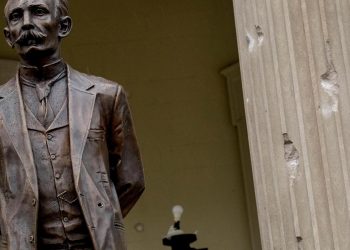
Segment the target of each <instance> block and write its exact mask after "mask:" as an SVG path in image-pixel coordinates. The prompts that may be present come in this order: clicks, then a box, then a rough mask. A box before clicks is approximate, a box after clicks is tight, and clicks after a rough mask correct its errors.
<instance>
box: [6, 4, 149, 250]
mask: <svg viewBox="0 0 350 250" xmlns="http://www.w3.org/2000/svg"><path fill="white" fill-rule="evenodd" d="M5 18H6V21H7V26H6V27H5V29H4V34H5V37H6V41H7V43H8V44H9V45H10V46H11V47H13V48H14V49H15V50H16V51H17V53H18V55H19V58H20V66H19V69H18V74H17V75H16V76H15V77H14V78H13V79H11V80H10V81H8V82H7V83H5V84H4V85H2V86H1V88H0V154H1V155H0V231H1V236H0V239H1V242H0V245H1V246H0V249H9V250H26V249H44V250H51V249H75V250H83V249H84V250H92V249H95V250H125V249H126V244H125V239H124V226H123V217H124V216H125V215H126V214H127V213H128V212H129V211H130V209H131V208H132V207H133V205H134V204H135V203H136V201H137V200H138V198H139V197H140V195H141V193H142V192H143V190H144V178H143V167H142V163H141V158H140V154H139V149H138V146H137V142H136V138H135V133H134V130H133V125H132V118H131V114H130V110H129V106H128V102H127V97H126V94H125V92H124V90H123V88H122V87H121V86H120V85H118V84H117V83H114V82H111V81H108V80H105V79H103V78H100V77H95V76H90V75H86V74H83V73H80V72H78V71H76V70H74V69H72V68H71V67H70V66H68V65H67V64H66V63H65V62H64V61H63V60H62V59H61V56H60V44H61V41H62V39H63V38H64V37H66V36H68V35H69V33H70V31H71V27H72V21H71V18H70V17H69V16H68V0H8V1H7V3H6V6H5Z"/></svg>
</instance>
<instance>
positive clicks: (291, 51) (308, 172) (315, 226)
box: [283, 0, 321, 250]
mask: <svg viewBox="0 0 350 250" xmlns="http://www.w3.org/2000/svg"><path fill="white" fill-rule="evenodd" d="M283 13H284V16H285V24H286V31H287V40H288V47H289V56H290V59H291V60H290V62H291V71H292V78H293V87H294V91H295V102H296V108H297V117H298V123H299V132H300V142H301V149H302V155H303V160H304V172H305V178H306V187H307V193H308V198H309V208H310V212H311V213H310V214H311V223H312V231H313V236H314V239H313V240H314V244H315V249H317V250H320V249H321V247H320V239H319V233H318V223H317V217H316V209H315V201H314V194H313V187H312V179H311V170H310V161H309V153H308V148H307V143H306V135H305V127H304V118H303V109H302V105H301V96H300V90H299V81H298V76H297V67H296V60H295V51H294V45H293V36H292V29H291V23H290V17H289V7H288V2H287V1H286V0H283Z"/></svg>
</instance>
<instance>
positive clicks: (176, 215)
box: [173, 205, 184, 221]
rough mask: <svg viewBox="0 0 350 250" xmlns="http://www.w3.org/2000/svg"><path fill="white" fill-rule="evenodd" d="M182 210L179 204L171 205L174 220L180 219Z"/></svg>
mask: <svg viewBox="0 0 350 250" xmlns="http://www.w3.org/2000/svg"><path fill="white" fill-rule="evenodd" d="M183 212H184V209H183V207H182V206H180V205H176V206H174V207H173V215H174V221H180V219H181V216H182V213H183Z"/></svg>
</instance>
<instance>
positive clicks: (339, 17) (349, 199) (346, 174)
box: [335, 0, 350, 218]
mask: <svg viewBox="0 0 350 250" xmlns="http://www.w3.org/2000/svg"><path fill="white" fill-rule="evenodd" d="M335 3H336V12H337V21H338V26H339V33H340V41H341V49H342V52H343V53H342V54H343V56H342V58H343V62H344V66H345V72H346V74H345V75H346V83H348V82H349V79H350V78H349V72H350V69H349V67H350V66H349V60H348V56H347V55H348V53H347V49H346V48H347V47H346V46H347V44H346V41H345V37H344V34H345V32H344V26H343V23H342V14H341V11H340V3H339V0H336V1H335ZM346 83H344V84H343V87H344V88H346V93H347V95H346V96H348V97H349V92H348V88H347V86H346ZM335 118H336V126H337V135H338V142H339V149H340V155H341V163H342V170H343V177H344V185H345V190H346V197H347V205H348V212H349V218H350V181H349V172H348V167H347V166H348V160H347V157H346V153H345V145H344V137H343V125H342V121H341V115H340V113H338V112H337V113H336V114H335Z"/></svg>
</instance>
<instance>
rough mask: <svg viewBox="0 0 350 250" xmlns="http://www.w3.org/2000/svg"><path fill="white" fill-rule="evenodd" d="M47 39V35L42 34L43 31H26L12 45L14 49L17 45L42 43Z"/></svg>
mask: <svg viewBox="0 0 350 250" xmlns="http://www.w3.org/2000/svg"><path fill="white" fill-rule="evenodd" d="M46 37H47V35H46V34H44V33H42V32H41V31H37V30H26V31H23V32H22V33H21V34H20V36H19V37H18V38H17V39H16V41H14V42H13V43H12V48H14V47H15V45H16V44H18V45H20V46H21V45H25V44H27V43H28V41H29V40H34V41H35V42H37V43H38V42H42V41H43V40H44V39H45V38H46Z"/></svg>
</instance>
